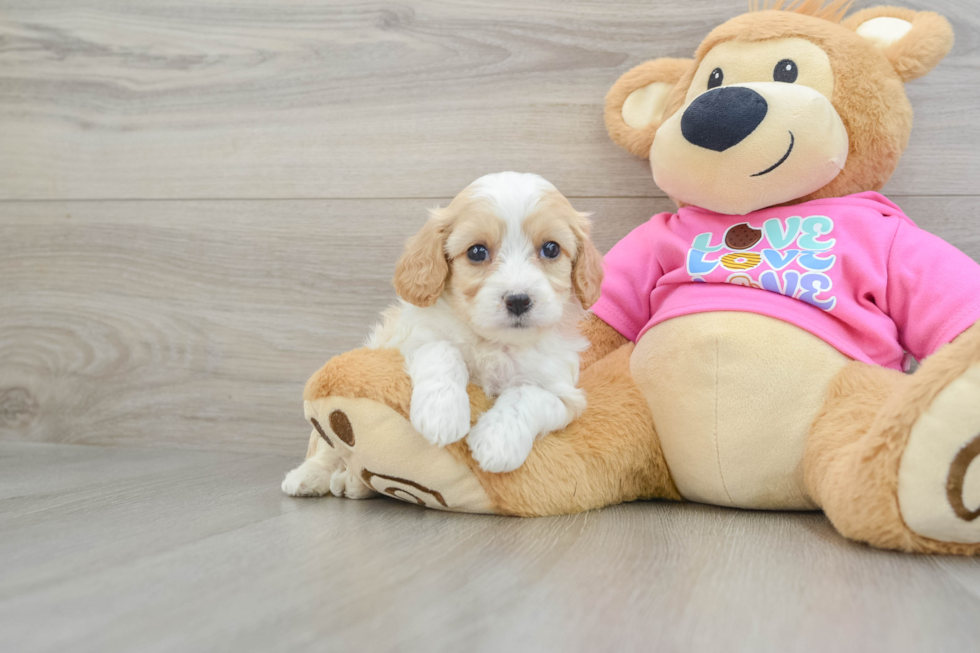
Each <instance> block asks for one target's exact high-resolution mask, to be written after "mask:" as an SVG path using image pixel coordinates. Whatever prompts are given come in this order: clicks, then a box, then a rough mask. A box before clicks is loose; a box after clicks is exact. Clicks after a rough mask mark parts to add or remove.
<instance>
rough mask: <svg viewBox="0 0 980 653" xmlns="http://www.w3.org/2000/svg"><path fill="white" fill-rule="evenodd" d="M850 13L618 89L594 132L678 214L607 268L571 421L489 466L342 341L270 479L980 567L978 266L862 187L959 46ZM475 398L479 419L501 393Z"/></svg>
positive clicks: (395, 375)
mask: <svg viewBox="0 0 980 653" xmlns="http://www.w3.org/2000/svg"><path fill="white" fill-rule="evenodd" d="M848 4H849V3H847V2H843V1H833V2H830V3H829V4H825V3H824V2H823V0H802V1H801V2H797V3H795V4H793V5H792V6H790V7H788V8H784V7H783V5H782V2H777V4H776V5H775V6H773V7H770V8H769V9H765V10H761V11H753V12H750V13H747V14H745V15H742V16H738V17H736V18H734V19H732V20H730V21H728V22H726V23H724V24H722V25H721V26H719V27H717V28H716V29H714V30H713V31H712V32H711V33H710V34H708V36H707V38H706V39H705V40H704V41H703V42H702V43H701V45H700V46H699V47H698V49H697V51H696V53H695V55H694V58H693V59H656V60H653V61H648V62H646V63H644V64H641V65H639V66H637V67H636V68H634V69H632V70H630V71H628V72H626V73H625V74H624V75H623V76H622V77H621V78H620V79H619V80H618V81H617V82H616V83H615V84H614V85H613V87H612V89H611V90H610V91H609V94H608V96H607V98H606V108H605V120H606V125H607V128H608V131H609V134H610V136H611V137H612V139H613V141H615V142H616V143H617V144H618V145H620V146H621V147H623V148H624V149H626V150H628V151H629V152H631V153H633V154H635V155H637V156H641V157H648V158H649V160H650V164H651V168H652V171H653V178H654V181H655V182H656V183H657V184H658V185H659V186H660V188H662V189H663V190H664V191H665V192H666V193H667V194H668V195H670V197H671V198H673V199H674V200H675V202H676V203H677V205H678V207H679V208H678V211H677V212H676V213H665V214H660V215H657V216H654V217H653V218H652V219H651V220H650V221H649V222H646V223H644V224H642V225H640V226H638V227H637V228H636V229H635V230H634V231H633V232H632V233H630V234H629V235H628V236H627V237H626V238H624V239H623V240H622V241H621V242H620V243H619V244H617V245H616V246H615V247H614V248H613V249H612V250H611V251H610V252H609V254H607V256H606V258H605V275H606V278H605V281H604V282H603V286H602V295H601V297H600V299H599V301H598V303H596V304H595V306H593V308H592V314H591V315H590V316H589V317H588V318H587V319H586V320H585V321H584V322H583V324H582V330H583V332H584V333H585V334H586V335H587V336H588V338H589V340H590V342H591V348H590V349H589V350H588V351H586V352H585V353H584V354H583V356H582V373H581V378H580V383H581V386H582V388H583V389H584V390H585V392H586V394H587V397H588V408H587V410H586V411H585V413H584V414H583V415H582V416H581V417H580V418H579V419H577V420H575V421H574V422H573V423H572V424H571V425H570V426H568V427H567V428H566V429H565V430H563V431H559V432H555V433H552V434H551V435H549V436H548V437H546V438H544V439H542V440H540V441H538V442H537V443H536V444H535V446H534V449H533V451H532V453H531V455H530V457H529V458H528V460H527V462H526V463H525V464H524V465H523V466H522V467H521V468H519V469H517V470H516V471H513V472H509V473H505V474H492V473H487V472H484V471H482V470H480V469H479V467H478V466H477V465H476V464H475V463H474V461H473V459H472V457H471V456H470V454H469V451H468V449H467V448H466V444H465V442H458V443H455V444H452V445H449V446H447V447H444V448H439V447H435V446H432V445H429V444H428V443H427V442H426V441H425V440H424V439H423V438H422V436H421V435H419V434H418V433H417V432H416V431H415V430H414V429H413V428H412V426H411V424H410V423H409V421H408V415H409V401H410V398H411V387H410V382H409V379H408V376H407V375H406V373H405V370H404V361H403V360H402V358H401V356H400V354H399V353H398V352H397V351H394V350H387V349H359V350H355V351H352V352H347V353H345V354H342V355H340V356H337V357H335V358H334V359H332V360H331V361H329V362H328V363H327V364H326V365H325V366H324V367H323V368H322V369H321V370H320V371H318V372H317V373H316V374H315V375H314V376H313V377H312V378H311V379H310V380H309V382H308V383H307V386H306V390H305V395H304V398H305V413H306V417H307V419H308V420H309V421H310V423H311V424H312V426H313V431H312V433H311V435H310V440H309V446H308V449H307V458H306V460H305V461H304V462H303V464H302V465H300V466H299V467H298V468H297V469H295V470H293V471H292V472H290V473H289V475H287V477H286V480H285V481H284V482H283V489H284V490H285V491H286V492H287V493H289V494H293V495H326V494H333V495H336V496H346V497H350V498H366V497H369V496H375V495H378V494H384V495H388V496H391V497H395V498H398V499H401V500H404V501H409V502H412V503H416V504H418V505H420V506H426V507H429V508H436V509H442V510H458V511H469V512H485V513H497V514H504V515H520V516H537V515H553V514H563V513H574V512H578V511H583V510H589V509H592V508H599V507H602V506H606V505H610V504H615V503H619V502H623V501H633V500H637V499H653V498H660V499H670V500H687V501H698V502H703V503H710V504H716V505H720V506H729V507H741V508H753V509H774V510H816V509H822V510H823V511H824V512H825V513H826V515H827V517H828V518H829V519H830V521H831V522H832V523H833V525H834V526H835V527H836V528H837V530H838V531H839V532H840V533H841V534H842V535H844V536H845V537H848V538H851V539H853V540H858V541H863V542H867V543H869V544H871V545H873V546H876V547H881V548H890V549H899V550H905V551H916V552H933V553H956V554H977V553H980V519H978V517H980V462H977V459H978V457H980V326H978V325H977V324H976V322H977V320H978V319H980V266H978V265H977V264H976V263H974V262H973V261H972V260H971V259H970V258H969V257H967V256H966V255H965V254H963V253H961V252H960V251H958V250H957V249H955V248H954V247H952V246H951V245H949V244H947V243H945V242H944V241H942V240H940V239H939V238H937V237H935V236H932V235H931V234H929V233H927V232H924V231H922V230H920V229H918V228H917V227H916V226H915V225H914V223H913V222H912V221H911V220H910V219H909V218H908V217H906V216H905V215H904V214H903V213H902V211H901V209H899V208H898V207H897V206H895V205H894V204H892V203H891V202H890V201H888V200H887V199H886V198H884V197H883V196H881V195H880V194H878V193H877V192H876V191H877V190H878V189H880V188H881V187H882V186H883V185H884V184H885V182H886V181H887V179H888V177H889V176H890V175H891V173H892V172H893V171H894V169H895V167H896V165H897V164H898V161H899V158H900V157H901V155H902V152H903V151H904V149H905V146H906V144H907V141H908V138H909V133H910V131H911V127H912V109H911V107H910V104H909V101H908V99H907V97H906V94H905V90H904V84H905V83H906V82H908V81H910V80H912V79H915V78H916V77H919V76H921V75H924V74H926V73H928V72H929V71H930V70H931V69H932V68H933V67H934V66H935V65H936V64H937V63H938V62H939V61H940V60H941V59H942V58H943V57H944V56H945V55H946V54H947V53H948V52H949V49H950V48H951V46H952V42H953V33H952V29H951V27H950V25H949V23H948V22H947V21H946V20H945V19H944V18H942V17H941V16H939V15H937V14H934V13H931V12H915V11H911V10H906V9H900V8H892V7H879V8H874V9H867V10H863V11H859V12H857V13H854V14H853V15H851V16H848V17H846V18H845V13H846V11H847V6H848ZM906 352H908V353H906ZM909 354H910V355H911V356H914V357H915V358H916V359H919V360H921V361H922V364H921V367H920V368H919V369H918V370H917V371H916V372H915V373H914V374H906V373H903V365H905V362H906V360H907V359H908V355H909ZM469 392H470V399H471V407H472V416H473V420H474V421H475V420H476V419H477V418H478V417H479V415H480V414H481V413H482V412H483V411H485V410H486V409H487V408H488V407H489V406H490V405H491V404H492V400H491V399H488V398H487V397H486V396H484V395H483V394H482V392H481V391H480V390H479V389H478V388H476V387H475V386H471V387H470V389H469ZM971 463H972V464H971Z"/></svg>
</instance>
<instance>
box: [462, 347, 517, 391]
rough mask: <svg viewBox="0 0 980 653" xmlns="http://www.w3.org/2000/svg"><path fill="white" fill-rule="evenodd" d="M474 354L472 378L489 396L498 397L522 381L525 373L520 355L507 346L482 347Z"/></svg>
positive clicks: (471, 367) (471, 368) (471, 369)
mask: <svg viewBox="0 0 980 653" xmlns="http://www.w3.org/2000/svg"><path fill="white" fill-rule="evenodd" d="M473 354H474V355H473V361H472V365H471V366H470V374H471V377H472V380H473V381H474V382H475V383H477V384H479V385H480V387H481V388H483V392H485V393H486V394H487V395H488V396H491V397H496V396H497V395H499V394H500V393H501V392H503V391H504V390H505V389H507V388H509V387H511V386H514V385H516V384H518V383H519V382H520V381H519V379H520V378H521V377H522V376H523V374H522V370H521V365H520V363H519V360H518V357H517V356H516V355H515V354H514V353H513V352H511V351H508V349H507V348H502V349H482V350H477V351H475V352H474V353H473Z"/></svg>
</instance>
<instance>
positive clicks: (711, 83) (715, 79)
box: [708, 68, 725, 88]
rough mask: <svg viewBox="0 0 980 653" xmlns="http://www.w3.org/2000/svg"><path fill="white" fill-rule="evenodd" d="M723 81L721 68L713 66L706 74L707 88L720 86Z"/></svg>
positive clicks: (723, 74) (723, 76)
mask: <svg viewBox="0 0 980 653" xmlns="http://www.w3.org/2000/svg"><path fill="white" fill-rule="evenodd" d="M723 81H725V73H723V72H722V71H721V68H715V69H714V70H712V71H711V74H710V75H708V88H715V87H718V86H721V83H722V82H723Z"/></svg>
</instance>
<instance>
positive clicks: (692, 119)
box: [681, 86, 769, 152]
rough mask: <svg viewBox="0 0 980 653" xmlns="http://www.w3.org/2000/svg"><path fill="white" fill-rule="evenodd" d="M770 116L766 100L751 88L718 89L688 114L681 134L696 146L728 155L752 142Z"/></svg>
mask: <svg viewBox="0 0 980 653" xmlns="http://www.w3.org/2000/svg"><path fill="white" fill-rule="evenodd" d="M768 112H769V105H768V104H767V103H766V100H765V98H764V97H762V96H761V95H760V94H758V93H756V92H755V91H753V90H752V89H750V88H744V87H740V86H734V87H722V88H716V89H712V90H710V91H708V92H706V93H702V94H701V95H700V96H699V97H698V98H697V99H696V100H694V102H691V106H689V107H688V108H687V110H686V111H684V115H683V116H681V133H682V134H683V135H684V138H685V139H687V141H688V142H689V143H691V144H692V145H697V146H698V147H703V148H705V149H708V150H714V151H715V152H724V151H725V150H727V149H728V148H730V147H733V146H735V145H738V144H739V143H741V142H742V141H744V140H745V139H746V138H748V136H749V134H751V133H752V132H754V131H755V129H756V127H758V126H759V125H760V124H761V123H762V121H763V120H765V117H766V114H767V113H768Z"/></svg>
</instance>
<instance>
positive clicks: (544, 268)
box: [394, 172, 602, 342]
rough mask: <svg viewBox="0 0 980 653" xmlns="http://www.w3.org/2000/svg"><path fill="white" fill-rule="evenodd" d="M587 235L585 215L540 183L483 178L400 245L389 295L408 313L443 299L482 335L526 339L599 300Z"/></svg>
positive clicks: (512, 176)
mask: <svg viewBox="0 0 980 653" xmlns="http://www.w3.org/2000/svg"><path fill="white" fill-rule="evenodd" d="M589 231H590V225H589V221H588V218H587V215H586V214H584V213H579V212H578V211H576V210H575V209H574V208H572V205H571V204H569V202H568V200H567V199H565V197H564V196H563V195H562V194H561V193H559V192H558V190H557V189H555V187H554V186H552V185H551V184H550V183H548V182H547V181H545V180H544V179H542V178H541V177H539V176H537V175H532V174H519V173H516V172H501V173H497V174H492V175H486V176H485V177H481V178H480V179H477V180H476V181H475V182H473V183H472V184H470V186H469V187H467V188H466V189H465V190H464V191H463V192H462V193H460V194H459V195H458V196H456V198H455V199H454V200H453V201H452V202H451V203H450V204H449V206H447V207H445V208H442V209H435V210H434V211H432V215H431V217H430V218H429V221H428V222H427V223H426V224H425V226H424V227H423V228H422V230H421V231H419V232H418V233H417V234H415V236H413V237H412V238H411V239H410V240H409V241H408V244H407V245H406V248H405V253H404V254H403V255H402V257H401V259H400V260H399V261H398V265H397V266H396V269H395V280H394V282H395V290H396V291H397V292H398V294H399V295H400V296H401V297H402V298H403V299H404V300H405V301H408V302H410V303H412V304H415V305H416V306H430V305H432V304H433V303H435V301H436V300H437V299H438V298H439V297H441V296H444V297H445V298H446V300H447V301H448V302H449V304H450V306H452V308H453V309H454V310H455V311H456V312H457V314H459V315H461V316H462V317H463V318H464V319H466V320H467V321H468V322H469V323H470V324H471V326H472V327H473V329H474V330H475V331H476V332H477V333H478V334H480V335H481V336H483V337H484V338H487V339H490V340H495V341H499V342H519V341H525V340H527V339H528V337H529V336H531V337H533V336H534V335H535V334H536V333H537V332H538V331H540V330H542V329H548V328H550V327H553V326H555V325H557V324H558V323H559V322H561V321H562V319H563V318H564V317H566V315H567V310H568V308H569V306H579V305H581V306H582V307H583V308H588V307H589V306H591V305H592V304H593V303H595V301H596V300H597V299H598V298H599V286H600V285H601V283H602V255H601V254H599V252H598V251H597V250H596V248H595V246H594V245H593V244H592V241H591V240H589Z"/></svg>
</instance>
